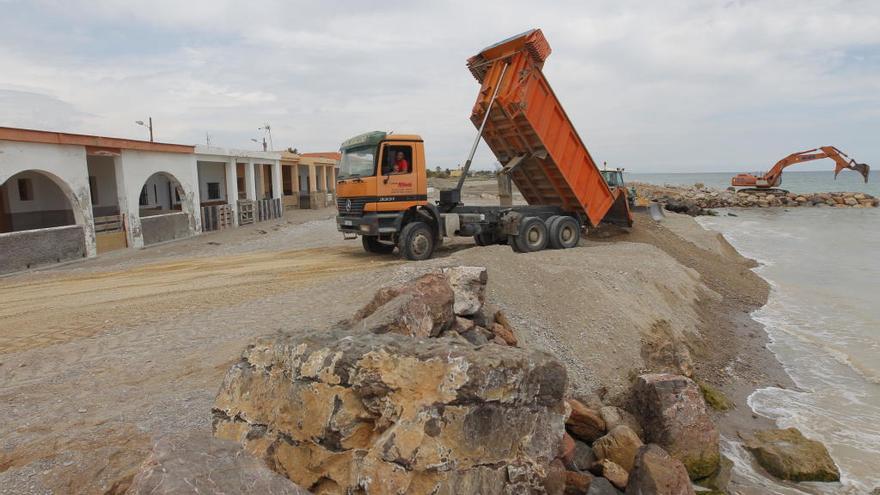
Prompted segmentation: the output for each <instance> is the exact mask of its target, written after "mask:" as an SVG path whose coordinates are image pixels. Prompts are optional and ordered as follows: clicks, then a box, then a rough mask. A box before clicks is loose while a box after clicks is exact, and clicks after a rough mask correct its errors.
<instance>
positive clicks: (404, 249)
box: [399, 222, 434, 261]
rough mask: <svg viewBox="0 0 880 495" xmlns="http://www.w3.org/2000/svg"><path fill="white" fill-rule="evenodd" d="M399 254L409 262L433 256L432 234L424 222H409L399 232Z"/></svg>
mask: <svg viewBox="0 0 880 495" xmlns="http://www.w3.org/2000/svg"><path fill="white" fill-rule="evenodd" d="M399 242H400V245H399V248H400V254H401V255H402V256H403V257H404V258H406V259H408V260H411V261H422V260H426V259H428V258H430V257H431V255H432V254H434V234H433V232H431V228H430V227H428V224H426V223H425V222H410V223H408V224H406V226H404V227H403V230H401V231H400V241H399Z"/></svg>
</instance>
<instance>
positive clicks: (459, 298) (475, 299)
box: [443, 266, 488, 316]
mask: <svg viewBox="0 0 880 495" xmlns="http://www.w3.org/2000/svg"><path fill="white" fill-rule="evenodd" d="M443 274H444V275H446V278H447V279H448V280H449V284H450V285H451V286H452V290H453V292H454V293H455V303H454V311H455V314H457V315H459V316H473V315H475V314H477V312H478V311H480V308H482V307H483V302H484V300H485V297H486V280H487V278H488V275H487V273H486V269H485V268H484V267H481V266H455V267H450V268H444V269H443Z"/></svg>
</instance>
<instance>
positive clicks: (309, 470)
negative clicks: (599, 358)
mask: <svg viewBox="0 0 880 495" xmlns="http://www.w3.org/2000/svg"><path fill="white" fill-rule="evenodd" d="M485 284H486V271H485V269H483V268H475V267H457V268H449V269H444V270H442V271H437V272H431V273H427V274H425V275H423V276H421V277H419V278H417V279H415V280H413V281H411V282H407V283H404V284H401V285H398V286H394V287H387V288H383V289H380V290H379V291H378V292H377V293H376V294H375V296H374V297H373V299H372V300H371V301H370V302H369V303H368V304H367V305H366V306H364V307H363V308H361V310H359V311H358V312H357V313H356V314H355V315H354V317H353V318H351V319H350V320H348V321H345V322H341V323H340V324H338V325H337V326H336V327H335V328H333V329H331V330H329V331H322V332H315V333H312V334H309V335H307V336H305V337H294V336H291V335H276V336H271V337H267V338H264V339H262V340H260V341H258V342H256V343H255V344H253V345H251V346H249V347H248V349H247V350H246V351H245V353H244V355H243V357H242V360H241V361H240V362H239V363H238V364H236V365H235V366H233V367H232V369H230V370H229V371H228V372H227V374H226V377H225V378H224V382H223V385H222V386H221V389H220V393H219V394H218V396H217V399H216V401H215V405H214V417H215V420H214V432H215V435H216V436H217V437H219V438H224V439H230V440H235V441H237V442H240V443H241V444H242V445H244V446H245V448H246V450H247V451H249V452H251V453H252V454H254V455H256V456H257V457H259V458H261V459H263V460H264V461H265V462H266V463H267V464H268V465H269V466H270V467H271V468H272V469H274V470H275V471H277V472H279V473H281V474H283V475H285V476H286V477H287V478H289V479H290V480H293V481H294V482H296V483H297V484H299V485H300V486H303V487H306V488H308V489H309V490H311V491H313V492H315V493H328V494H329V493H367V494H371V493H375V494H379V493H382V494H386V493H388V494H395V493H399V494H403V493H449V494H452V493H483V494H502V493H561V491H562V490H563V489H564V487H565V483H566V472H565V469H564V468H563V467H562V462H561V461H560V460H559V459H558V458H559V457H560V456H561V454H562V452H561V446H562V443H563V442H562V440H563V434H564V420H565V414H566V408H565V403H564V401H563V394H564V393H565V389H566V380H567V378H566V372H565V368H564V366H563V365H562V364H561V363H559V362H558V361H557V360H556V359H554V358H553V357H552V356H550V355H549V354H546V353H544V352H539V351H526V350H523V349H519V348H516V347H514V346H515V345H516V338H515V336H514V335H515V333H514V331H513V329H512V328H510V326H509V324H508V323H507V319H506V318H505V317H504V315H503V313H501V312H500V311H498V310H496V309H493V308H492V307H491V306H490V305H488V304H486V302H485Z"/></svg>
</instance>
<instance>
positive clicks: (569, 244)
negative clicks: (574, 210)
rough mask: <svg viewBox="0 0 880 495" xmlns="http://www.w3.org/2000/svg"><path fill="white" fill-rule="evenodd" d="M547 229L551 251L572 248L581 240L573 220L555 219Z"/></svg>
mask: <svg viewBox="0 0 880 495" xmlns="http://www.w3.org/2000/svg"><path fill="white" fill-rule="evenodd" d="M549 227H550V232H549V237H550V246H551V247H552V248H553V249H569V248H573V247H575V246H577V245H578V242H579V241H580V240H581V229H580V226H579V225H578V222H577V220H575V219H574V218H571V217H564V216H560V217H556V218H555V219H553V221H552V222H550V225H549Z"/></svg>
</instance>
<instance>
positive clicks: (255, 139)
mask: <svg viewBox="0 0 880 495" xmlns="http://www.w3.org/2000/svg"><path fill="white" fill-rule="evenodd" d="M251 141H253V142H255V143H257V144H260V141H259V140H257V138H251ZM267 146H268V145H267V143H266V138H263V151H267V150H268V147H267Z"/></svg>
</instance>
